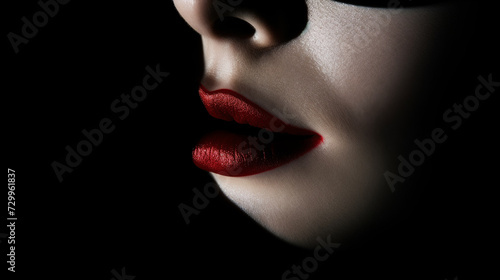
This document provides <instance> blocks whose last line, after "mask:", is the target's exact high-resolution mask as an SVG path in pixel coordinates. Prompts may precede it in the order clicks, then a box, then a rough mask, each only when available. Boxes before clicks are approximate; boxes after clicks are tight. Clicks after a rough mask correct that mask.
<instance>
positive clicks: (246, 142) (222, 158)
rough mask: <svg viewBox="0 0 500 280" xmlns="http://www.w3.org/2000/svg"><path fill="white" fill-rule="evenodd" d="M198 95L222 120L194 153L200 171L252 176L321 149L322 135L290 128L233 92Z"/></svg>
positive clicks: (198, 145)
mask: <svg viewBox="0 0 500 280" xmlns="http://www.w3.org/2000/svg"><path fill="white" fill-rule="evenodd" d="M199 95H200V98H201V100H202V102H203V105H204V106H205V108H206V110H207V111H208V113H209V114H210V115H211V116H212V117H214V118H216V119H219V120H223V121H221V122H219V123H218V124H219V125H218V126H217V127H215V130H214V131H211V132H209V133H207V134H205V135H204V136H203V137H202V138H201V139H200V140H199V142H198V144H197V145H196V146H195V147H194V149H193V154H192V155H193V162H194V164H195V165H196V166H197V167H199V168H200V169H203V170H206V171H209V172H213V173H217V174H220V175H225V176H232V177H238V176H249V175H254V174H258V173H262V172H266V171H269V170H272V169H274V168H277V167H280V166H282V165H285V164H287V163H289V162H291V161H294V160H296V159H298V158H299V157H300V156H302V155H304V154H306V153H308V152H309V151H311V150H312V149H314V148H315V147H317V146H318V145H319V144H320V143H321V142H322V141H323V138H322V136H321V135H319V134H318V133H316V132H314V131H311V130H308V129H304V128H299V127H296V126H293V125H291V124H288V123H286V122H284V121H282V120H281V119H279V118H278V117H276V116H274V115H272V114H270V113H269V112H267V111H266V110H264V109H262V108H261V107H260V106H258V105H257V104H255V103H253V102H252V101H250V100H249V99H247V98H246V97H244V96H242V95H241V94H239V93H237V92H235V91H233V90H230V89H218V90H213V91H209V90H207V89H206V88H205V87H204V86H202V85H201V86H200V89H199Z"/></svg>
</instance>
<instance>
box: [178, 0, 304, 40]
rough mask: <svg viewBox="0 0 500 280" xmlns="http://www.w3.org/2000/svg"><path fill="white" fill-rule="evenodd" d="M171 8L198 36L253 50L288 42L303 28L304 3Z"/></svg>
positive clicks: (194, 3) (200, 1)
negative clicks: (238, 42)
mask: <svg viewBox="0 0 500 280" xmlns="http://www.w3.org/2000/svg"><path fill="white" fill-rule="evenodd" d="M174 5H175V7H176V8H177V10H178V11H179V13H180V15H181V16H182V17H183V18H184V19H185V20H186V22H187V23H188V24H189V25H190V26H191V27H192V28H193V29H194V30H195V31H196V32H198V33H199V34H200V35H201V36H205V37H211V38H215V39H219V40H246V41H247V42H248V43H251V44H252V45H254V46H257V47H270V46H275V45H279V44H282V43H285V42H288V41H290V40H292V39H294V38H295V37H297V36H299V35H300V33H301V32H302V31H303V30H304V28H305V26H306V24H307V5H306V3H305V0H274V1H264V0H174Z"/></svg>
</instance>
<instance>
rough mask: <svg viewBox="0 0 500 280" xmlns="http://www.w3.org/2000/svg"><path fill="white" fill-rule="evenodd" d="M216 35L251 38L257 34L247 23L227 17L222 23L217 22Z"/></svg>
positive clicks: (214, 28) (215, 26)
mask: <svg viewBox="0 0 500 280" xmlns="http://www.w3.org/2000/svg"><path fill="white" fill-rule="evenodd" d="M213 30H214V33H215V34H216V35H218V36H223V37H232V38H240V39H241V38H251V37H252V36H253V35H254V34H255V31H256V30H255V28H254V27H253V26H252V25H251V24H250V23H248V22H247V21H245V20H243V19H240V18H237V17H232V16H226V17H224V20H222V21H219V20H218V21H216V22H215V24H214V27H213Z"/></svg>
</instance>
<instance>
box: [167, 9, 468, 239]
mask: <svg viewBox="0 0 500 280" xmlns="http://www.w3.org/2000/svg"><path fill="white" fill-rule="evenodd" d="M292 2H293V1H292ZM299 2H300V1H298V2H297V1H296V4H294V5H296V7H297V9H303V8H305V9H306V11H304V12H305V13H306V22H305V23H306V24H304V25H300V24H297V25H293V27H291V28H295V29H296V30H286V28H287V27H286V26H288V25H287V24H282V23H281V24H279V23H278V22H279V21H273V20H269V19H268V17H269V15H268V14H269V13H270V12H269V11H268V10H266V8H265V5H264V6H261V7H259V6H248V7H247V6H245V5H244V3H242V4H241V5H239V6H236V7H234V10H232V11H228V12H226V13H224V17H225V20H224V21H226V19H227V18H231V20H227V21H226V23H224V21H222V22H220V17H219V15H218V14H217V12H216V11H215V9H214V6H213V1H202V0H190V1H185V0H174V4H175V6H176V8H177V9H178V11H179V13H180V15H181V16H182V17H183V18H184V19H185V20H186V21H187V23H188V24H189V25H191V26H192V27H193V29H194V30H195V31H196V32H198V33H200V35H201V36H202V42H203V52H204V65H205V69H204V75H203V78H202V81H201V83H202V84H203V85H204V86H205V87H207V88H208V89H209V90H213V89H218V88H230V89H232V90H235V91H237V92H239V93H240V94H242V95H244V96H245V97H246V98H248V99H250V100H252V101H253V102H254V103H256V104H258V105H259V106H261V107H262V108H264V109H265V110H267V111H268V112H271V113H272V114H274V115H275V116H277V117H278V118H280V119H282V120H284V121H286V122H288V123H290V124H292V125H295V126H298V127H301V128H305V129H310V130H313V131H315V132H317V133H319V134H320V135H322V136H323V138H324V142H323V143H322V144H321V145H320V146H318V147H317V148H316V149H314V150H313V151H311V152H310V153H308V154H306V155H304V156H302V157H301V158H299V159H298V160H295V161H293V162H291V163H289V164H286V165H284V166H282V167H280V168H277V169H274V170H271V171H268V172H264V173H261V174H257V175H252V176H247V177H225V176H221V175H216V174H214V178H215V180H216V182H217V183H218V184H219V186H220V188H221V189H222V191H223V192H224V194H225V195H226V196H227V197H228V198H229V199H231V200H232V201H233V202H234V203H236V204H237V205H238V206H239V207H241V209H242V210H243V211H245V212H246V213H247V214H248V215H249V216H251V217H252V218H253V219H255V220H256V221H257V222H259V223H260V224H261V225H263V226H264V227H265V228H267V229H268V230H269V231H271V232H272V233H274V234H276V235H277V236H279V237H281V238H283V239H284V240H286V241H289V242H291V243H293V244H296V245H300V246H306V247H310V246H315V245H316V238H317V237H325V236H327V235H331V236H332V240H333V241H336V242H343V241H345V240H346V239H347V238H348V237H349V236H351V235H353V234H354V233H355V232H356V231H360V230H362V229H363V228H365V227H368V226H369V225H371V224H373V223H376V221H377V220H378V219H379V217H380V216H382V214H381V213H382V212H383V210H385V208H386V207H385V205H387V204H388V203H390V201H391V200H392V199H393V197H392V194H391V191H390V188H389V187H388V185H387V182H386V181H385V178H384V176H383V174H384V172H385V171H387V170H389V169H390V168H392V165H393V163H394V161H395V159H396V158H397V155H398V154H400V153H401V152H402V151H405V150H404V149H403V147H405V145H406V144H408V142H411V141H412V140H413V139H415V138H414V137H415V136H414V134H415V128H416V127H418V124H419V116H422V115H425V114H426V108H427V107H426V106H422V105H423V104H425V103H424V102H425V101H427V100H429V99H432V98H434V97H435V96H434V94H436V93H434V92H433V89H434V85H435V83H436V81H440V77H441V76H442V75H443V74H442V73H446V71H448V70H449V69H448V68H447V63H448V62H449V61H450V60H451V61H452V60H453V59H454V58H455V56H456V55H457V54H458V53H459V52H460V48H459V47H456V46H460V45H461V41H460V40H461V39H462V38H461V36H459V35H458V34H459V32H458V31H459V30H463V29H464V28H465V27H464V26H466V25H467V24H468V23H467V20H466V19H467V17H466V16H464V14H465V13H464V12H463V10H464V9H463V8H464V7H465V5H464V4H457V3H441V4H433V5H429V6H423V7H412V8H398V9H388V8H373V7H364V6H357V5H350V4H345V3H340V2H335V1H329V0H328V1H327V0H310V1H302V2H300V3H299ZM294 3H295V2H294ZM266 13H267V14H266ZM290 13H291V12H290ZM300 15H302V14H301V13H297V14H293V16H292V17H286V15H280V16H277V17H280V19H281V21H287V20H288V21H293V20H294V19H299V18H300ZM271 17H272V16H271ZM234 18H236V19H238V20H240V22H239V23H242V22H241V21H243V22H245V24H248V25H250V26H251V27H253V29H254V30H253V31H252V29H251V28H250V29H248V28H246V27H248V25H245V28H241V29H240V30H238V29H234V30H230V31H227V30H226V29H224V30H223V31H224V32H220V30H221V29H222V28H225V27H223V26H224V24H226V25H229V24H233V23H234V21H232V19H234ZM289 26H292V25H289ZM252 32H253V33H252ZM248 33H251V34H248ZM283 34H285V35H283Z"/></svg>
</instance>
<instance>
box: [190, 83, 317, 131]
mask: <svg viewBox="0 0 500 280" xmlns="http://www.w3.org/2000/svg"><path fill="white" fill-rule="evenodd" d="M199 94H200V98H201V100H202V102H203V105H205V108H206V109H207V111H208V113H209V114H210V115H211V116H212V117H214V118H217V119H222V120H226V121H235V122H237V123H239V124H248V125H250V126H253V127H257V128H263V129H267V130H270V131H272V132H281V133H287V134H293V135H315V134H317V133H315V132H313V131H310V130H308V129H304V128H299V127H296V126H293V125H291V124H288V123H286V122H284V121H282V120H281V119H279V118H278V117H276V116H274V115H272V114H270V113H269V112H267V111H266V110H264V109H262V108H261V107H260V106H258V105H257V104H255V103H254V102H252V101H251V100H249V99H247V98H246V97H244V96H242V95H241V94H239V93H237V92H235V91H233V90H230V89H217V90H213V91H209V90H208V89H206V88H205V87H204V86H203V85H200V88H199Z"/></svg>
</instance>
